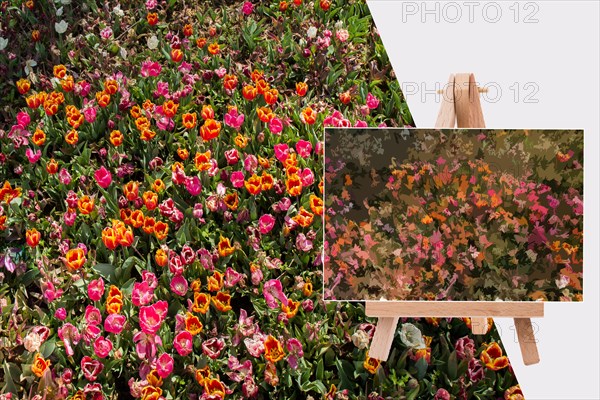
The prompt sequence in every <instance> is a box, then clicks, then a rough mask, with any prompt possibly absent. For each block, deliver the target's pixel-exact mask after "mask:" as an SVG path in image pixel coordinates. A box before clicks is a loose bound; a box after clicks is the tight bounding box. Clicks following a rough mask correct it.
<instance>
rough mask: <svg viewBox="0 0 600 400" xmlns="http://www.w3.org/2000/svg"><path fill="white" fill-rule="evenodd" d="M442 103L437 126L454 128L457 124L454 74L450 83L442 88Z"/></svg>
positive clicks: (449, 79) (449, 80) (450, 78)
mask: <svg viewBox="0 0 600 400" xmlns="http://www.w3.org/2000/svg"><path fill="white" fill-rule="evenodd" d="M441 94H442V105H441V106H440V111H439V112H438V116H437V119H436V121H435V127H436V128H438V129H441V128H454V125H455V124H456V112H455V110H454V74H451V75H450V77H449V78H448V84H447V85H446V86H445V87H444V89H442V91H441Z"/></svg>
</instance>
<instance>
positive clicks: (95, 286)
mask: <svg viewBox="0 0 600 400" xmlns="http://www.w3.org/2000/svg"><path fill="white" fill-rule="evenodd" d="M87 292H88V297H89V298H90V300H92V301H100V299H101V298H102V295H103V294H104V280H103V279H102V278H98V279H94V280H92V281H90V283H88V287H87Z"/></svg>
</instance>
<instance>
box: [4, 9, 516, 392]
mask: <svg viewBox="0 0 600 400" xmlns="http://www.w3.org/2000/svg"><path fill="white" fill-rule="evenodd" d="M412 125H414V123H413V121H412V118H411V115H410V112H409V110H408V107H407V105H406V102H405V100H404V98H403V96H402V92H401V91H400V86H399V84H398V81H397V80H396V77H395V75H394V71H393V70H392V68H391V66H390V63H389V60H388V57H387V54H386V52H385V49H384V47H383V45H382V42H381V40H380V38H379V35H378V33H377V29H376V27H375V25H374V23H373V19H372V18H371V15H370V13H369V9H368V7H367V4H366V3H365V2H364V1H354V0H351V1H342V0H338V1H330V0H319V1H310V2H309V1H306V0H288V1H280V0H276V1H231V0H229V1H218V2H217V1H214V2H207V1H195V2H190V1H171V0H147V1H139V0H133V1H128V2H116V1H110V0H109V1H102V2H100V1H96V0H82V1H70V0H52V1H49V0H10V1H2V2H0V311H1V312H0V399H1V400H6V399H35V400H41V399H49V400H51V399H74V400H83V399H95V400H99V399H143V400H164V399H203V400H223V399H312V400H314V399H328V400H334V399H335V400H345V399H369V400H383V399H387V398H393V399H427V400H431V399H434V398H435V399H438V400H439V399H442V400H447V399H451V398H458V399H470V398H478V399H498V398H505V399H513V400H517V399H522V398H523V394H522V391H521V389H520V386H519V385H518V382H517V380H516V378H515V376H514V373H513V371H512V368H511V366H510V362H509V360H508V358H507V356H506V352H505V351H504V349H503V348H502V343H501V341H500V338H499V335H498V332H497V331H496V328H495V327H494V326H493V324H492V323H491V322H490V325H489V333H488V334H486V335H482V336H478V337H474V336H473V335H471V333H470V329H469V323H470V322H469V320H461V319H451V320H448V319H422V320H415V319H412V320H404V321H402V324H401V325H400V326H399V330H398V333H397V336H396V339H395V344H394V348H395V350H394V352H393V354H392V356H391V357H390V359H389V360H387V362H380V361H378V360H375V359H373V358H371V357H369V355H368V347H369V343H370V341H371V338H372V337H373V333H374V331H375V326H374V323H375V320H373V319H370V318H367V317H365V314H364V307H363V305H361V304H359V303H346V304H343V303H334V302H331V303H326V302H324V301H323V296H322V287H323V277H322V257H321V254H322V249H323V222H322V221H323V216H324V209H325V208H324V204H323V193H322V191H323V185H324V182H323V173H322V168H323V161H324V157H323V151H324V140H323V128H324V126H335V127H346V126H362V127H367V126H398V127H404V126H412Z"/></svg>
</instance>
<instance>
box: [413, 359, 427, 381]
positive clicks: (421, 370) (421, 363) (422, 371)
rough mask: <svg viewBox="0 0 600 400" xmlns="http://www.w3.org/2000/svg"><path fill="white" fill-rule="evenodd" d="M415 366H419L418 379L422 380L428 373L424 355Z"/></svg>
mask: <svg viewBox="0 0 600 400" xmlns="http://www.w3.org/2000/svg"><path fill="white" fill-rule="evenodd" d="M415 367H416V368H417V379H419V380H421V379H423V378H424V377H425V374H427V367H428V365H427V361H426V360H425V358H424V357H421V358H419V360H418V361H417V362H416V363H415Z"/></svg>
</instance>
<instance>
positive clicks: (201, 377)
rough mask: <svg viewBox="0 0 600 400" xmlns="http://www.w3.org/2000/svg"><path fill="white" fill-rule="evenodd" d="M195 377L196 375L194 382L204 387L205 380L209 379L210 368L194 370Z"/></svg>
mask: <svg viewBox="0 0 600 400" xmlns="http://www.w3.org/2000/svg"><path fill="white" fill-rule="evenodd" d="M195 375H196V381H197V382H198V383H199V384H200V385H202V386H204V382H206V380H207V379H208V378H210V367H209V366H208V365H207V366H206V367H204V368H198V369H197V370H196V373H195Z"/></svg>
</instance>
